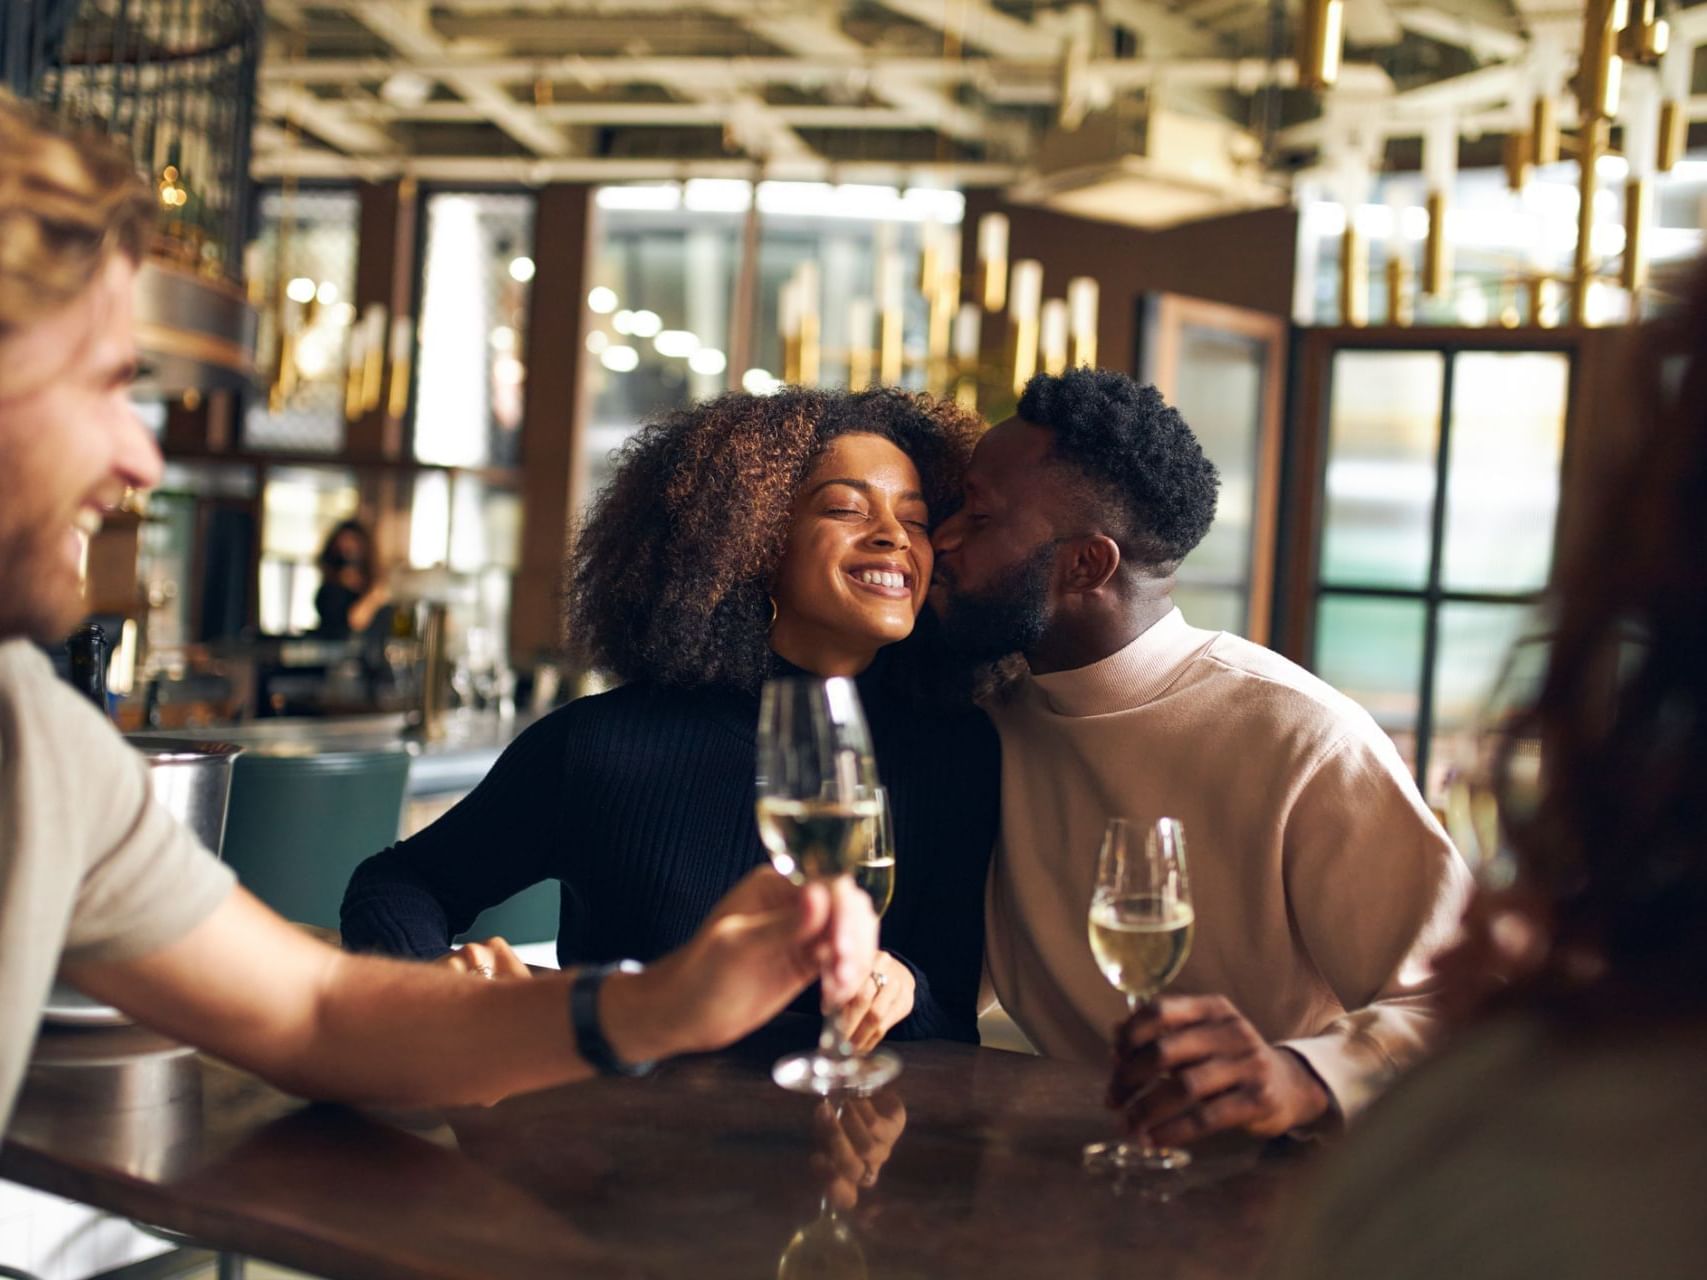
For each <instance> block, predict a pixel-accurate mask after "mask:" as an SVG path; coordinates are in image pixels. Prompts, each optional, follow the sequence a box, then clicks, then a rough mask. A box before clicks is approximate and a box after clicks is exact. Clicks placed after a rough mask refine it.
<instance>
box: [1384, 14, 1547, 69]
mask: <svg viewBox="0 0 1707 1280" xmlns="http://www.w3.org/2000/svg"><path fill="white" fill-rule="evenodd" d="M1393 16H1394V17H1395V18H1397V19H1398V21H1399V25H1400V26H1401V27H1403V28H1404V29H1405V30H1406V31H1414V32H1416V33H1417V34H1418V35H1419V36H1427V37H1428V38H1429V39H1430V40H1438V41H1439V42H1440V43H1441V44H1449V45H1453V46H1455V47H1457V48H1459V49H1466V50H1468V51H1469V52H1470V53H1472V54H1474V55H1475V56H1476V57H1478V58H1483V59H1494V60H1498V61H1500V62H1511V61H1514V60H1515V59H1517V58H1521V57H1522V56H1523V55H1524V54H1525V53H1526V52H1528V50H1529V41H1528V40H1527V39H1526V38H1525V37H1524V35H1523V33H1522V32H1520V31H1515V30H1511V29H1509V28H1505V27H1496V26H1493V25H1492V24H1490V23H1487V22H1482V21H1479V20H1477V19H1474V18H1469V17H1464V16H1462V15H1460V14H1456V13H1448V12H1446V11H1445V10H1444V9H1436V8H1433V7H1428V6H1425V7H1421V8H1412V9H1400V10H1398V11H1397V12H1395V13H1394V15H1393Z"/></svg>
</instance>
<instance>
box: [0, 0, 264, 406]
mask: <svg viewBox="0 0 1707 1280" xmlns="http://www.w3.org/2000/svg"><path fill="white" fill-rule="evenodd" d="M0 8H3V10H4V16H3V17H0V70H3V71H4V73H5V76H6V81H7V83H8V85H9V87H11V89H12V90H13V92H15V93H17V94H18V95H19V96H20V97H23V98H26V99H29V100H31V101H33V102H35V103H36V104H37V105H38V106H40V107H41V108H42V109H43V110H45V111H47V112H49V113H50V114H52V115H55V116H57V117H59V118H61V119H63V120H66V121H67V122H69V123H70V124H72V125H74V126H76V127H78V128H81V129H86V130H91V131H95V132H100V133H105V134H106V135H108V136H109V137H111V138H112V139H113V140H114V141H116V142H117V143H118V144H119V145H120V146H121V147H123V148H124V149H125V150H126V151H128V152H129V153H130V155H131V156H132V157H133V158H134V159H135V160H136V163H137V167H138V168H139V169H141V170H143V171H144V172H146V173H147V174H148V176H149V178H150V179H151V180H152V182H153V184H154V187H155V190H156V191H157V192H158V194H159V199H160V231H159V235H158V236H157V237H156V241H155V245H154V248H153V250H152V252H151V253H150V256H149V261H148V262H147V263H146V264H145V266H144V269H143V272H142V276H141V279H140V282H139V288H138V298H137V319H138V330H139V337H140V340H141V345H142V347H143V350H144V355H145V357H146V359H145V364H146V366H147V368H148V369H149V370H150V377H149V379H148V381H149V382H150V383H152V385H153V386H154V387H155V389H157V390H160V391H162V392H168V393H170V392H176V391H183V390H188V389H191V388H195V389H210V388H215V387H220V386H229V385H233V384H235V383H239V382H245V381H247V380H249V379H250V378H252V376H253V371H254V370H253V364H254V359H253V352H254V330H255V315H254V311H253V309H252V308H250V307H249V305H248V303H247V301H246V299H245V298H244V296H243V294H242V292H241V289H240V288H238V287H236V286H239V285H240V284H241V281H242V275H243V250H244V245H245V243H246V242H247V240H248V238H249V228H250V221H251V204H252V197H251V191H252V186H251V183H250V179H249V154H250V136H249V135H250V128H251V125H252V123H253V113H254V101H255V72H256V65H257V60H258V57H259V51H260V33H261V0H80V2H79V0H7V2H6V4H5V5H4V6H0Z"/></svg>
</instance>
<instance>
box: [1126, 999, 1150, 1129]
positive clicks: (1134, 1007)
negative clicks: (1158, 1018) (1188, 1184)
mask: <svg viewBox="0 0 1707 1280" xmlns="http://www.w3.org/2000/svg"><path fill="white" fill-rule="evenodd" d="M1151 999H1152V997H1150V996H1144V997H1139V996H1134V995H1128V996H1127V997H1126V1012H1127V1015H1128V1016H1130V1015H1132V1014H1135V1013H1137V1012H1138V1010H1139V1009H1140V1008H1141V1007H1142V1006H1144V1005H1145V1004H1148V1003H1149V1001H1150V1000H1151ZM1157 1083H1159V1082H1152V1083H1151V1086H1150V1088H1152V1089H1153V1088H1155V1087H1156V1084H1157ZM1146 1092H1148V1090H1146ZM1122 1145H1124V1146H1132V1147H1135V1148H1137V1150H1138V1152H1139V1154H1140V1155H1145V1156H1150V1155H1154V1154H1155V1152H1156V1144H1155V1143H1153V1142H1151V1141H1150V1131H1149V1130H1148V1129H1140V1130H1138V1135H1137V1137H1136V1138H1134V1139H1132V1140H1131V1141H1130V1142H1124V1141H1123V1143H1122Z"/></svg>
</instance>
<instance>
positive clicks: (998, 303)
mask: <svg viewBox="0 0 1707 1280" xmlns="http://www.w3.org/2000/svg"><path fill="white" fill-rule="evenodd" d="M1008 236H1009V225H1008V219H1007V216H1006V215H1005V214H1001V213H989V214H985V215H984V216H983V217H982V218H981V219H980V220H979V222H978V228H977V241H976V244H977V251H976V259H975V260H976V263H977V273H976V275H975V277H974V278H973V280H972V289H971V291H970V294H969V296H964V297H963V296H962V291H961V285H962V280H961V270H960V261H961V237H960V232H959V230H957V229H955V228H952V227H944V226H941V225H938V224H930V223H927V224H925V227H924V229H923V232H922V243H921V246H920V253H919V278H918V288H919V293H920V294H921V295H922V296H923V298H924V300H925V307H926V312H927V316H928V319H927V323H926V343H925V351H924V354H923V357H922V360H921V359H920V358H918V357H914V358H912V359H911V360H910V359H909V358H908V355H907V352H906V350H905V348H904V345H903V342H902V321H903V305H904V301H905V299H904V291H905V283H906V272H905V267H904V259H903V257H902V254H901V251H900V250H899V249H898V248H897V247H896V246H895V244H894V241H893V237H892V233H891V235H889V236H886V237H880V239H879V242H878V246H877V265H876V279H875V281H874V282H873V283H874V286H875V287H874V289H873V293H874V298H855V299H853V300H851V301H850V302H848V303H847V308H848V311H847V330H848V345H847V350H846V352H845V353H843V354H844V355H845V357H846V363H847V369H848V386H849V387H850V388H851V389H852V390H856V391H859V390H863V389H865V388H866V387H869V386H871V385H873V382H874V381H875V382H876V384H878V385H881V386H898V385H900V383H901V381H902V379H903V378H904V376H905V374H906V371H907V369H908V367H909V366H911V367H914V368H917V367H919V366H920V365H921V364H922V366H923V369H924V374H925V387H926V389H927V390H928V391H930V392H931V393H932V394H933V395H949V394H952V395H953V396H954V398H955V399H956V400H957V401H958V402H959V403H960V404H961V405H963V406H965V407H966V408H969V409H975V408H976V407H977V404H978V397H979V392H980V389H981V387H986V388H988V389H990V390H995V389H996V388H1001V389H1002V390H1004V391H1006V390H1009V389H1011V391H1012V392H1013V394H1015V395H1017V394H1018V393H1019V392H1020V390H1021V389H1023V388H1024V386H1025V384H1026V382H1027V381H1028V380H1029V379H1030V378H1031V377H1032V375H1033V374H1035V373H1037V372H1038V371H1039V370H1040V369H1041V370H1042V371H1044V372H1046V373H1053V374H1059V373H1063V372H1065V371H1066V370H1067V369H1069V368H1072V367H1075V366H1078V365H1094V364H1095V363H1096V359H1097V309H1098V305H1099V301H1100V290H1099V288H1098V285H1097V282H1096V280H1094V279H1093V278H1091V277H1089V276H1076V277H1074V278H1073V279H1071V280H1069V281H1068V282H1067V288H1066V294H1065V296H1064V297H1060V298H1045V297H1044V296H1043V286H1044V274H1043V264H1042V263H1041V262H1038V261H1037V260H1036V259H1032V258H1021V259H1019V260H1017V261H1013V262H1010V261H1009V260H1008ZM821 292H822V290H821V286H820V275H819V268H818V264H817V263H816V262H813V261H807V262H803V263H801V264H800V265H799V266H798V267H797V268H796V269H795V271H794V273H793V274H792V275H791V276H790V277H789V279H788V281H787V283H786V284H784V286H783V288H782V292H781V295H780V297H779V300H778V320H779V325H780V328H781V332H782V349H783V381H784V382H790V383H801V384H808V385H809V384H812V383H815V382H817V381H818V380H819V378H820V377H821V375H822V369H823V363H824V352H823V350H822V341H821V336H820V335H821V332H822V327H823V326H822V323H821V317H822V309H821V308H822V301H823V300H822V297H821ZM987 314H988V315H1001V316H1003V317H1004V318H1005V320H1006V329H1005V333H1004V335H1003V342H1002V346H1001V351H1002V355H1001V364H1000V366H999V372H998V369H997V368H994V367H992V365H991V362H988V361H986V360H985V359H984V357H983V351H984V347H983V341H984V337H985V319H984V317H985V316H986V315H987Z"/></svg>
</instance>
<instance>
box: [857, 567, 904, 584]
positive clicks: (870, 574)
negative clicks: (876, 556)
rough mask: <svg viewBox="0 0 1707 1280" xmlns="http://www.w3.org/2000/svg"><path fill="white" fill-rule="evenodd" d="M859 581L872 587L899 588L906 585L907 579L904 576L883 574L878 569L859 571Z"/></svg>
mask: <svg viewBox="0 0 1707 1280" xmlns="http://www.w3.org/2000/svg"><path fill="white" fill-rule="evenodd" d="M859 580H860V581H861V582H867V583H870V584H871V585H872V586H874V587H896V588H901V587H905V586H906V585H907V577H906V575H905V574H900V573H885V572H883V571H882V570H880V569H861V570H860V573H859Z"/></svg>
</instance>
